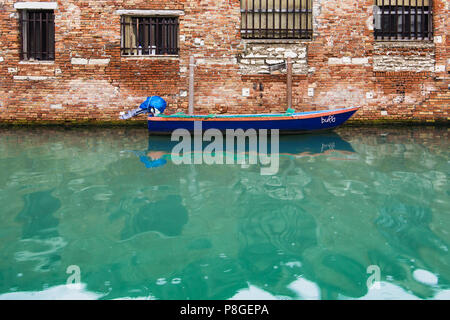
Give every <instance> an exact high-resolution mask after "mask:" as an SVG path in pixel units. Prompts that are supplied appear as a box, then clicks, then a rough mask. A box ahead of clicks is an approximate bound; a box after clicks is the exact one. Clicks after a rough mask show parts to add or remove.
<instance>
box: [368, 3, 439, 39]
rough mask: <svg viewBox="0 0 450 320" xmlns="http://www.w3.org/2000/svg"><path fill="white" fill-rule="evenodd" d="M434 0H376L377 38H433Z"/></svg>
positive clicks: (375, 23) (375, 21)
mask: <svg viewBox="0 0 450 320" xmlns="http://www.w3.org/2000/svg"><path fill="white" fill-rule="evenodd" d="M432 4H433V3H432V0H375V6H374V25H375V28H374V30H375V31H374V35H375V40H431V39H432V38H433V6H432Z"/></svg>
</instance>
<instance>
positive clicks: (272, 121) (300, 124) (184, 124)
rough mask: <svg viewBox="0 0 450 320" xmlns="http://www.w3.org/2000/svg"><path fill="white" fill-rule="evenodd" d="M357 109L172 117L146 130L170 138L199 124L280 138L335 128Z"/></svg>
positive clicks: (152, 122)
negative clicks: (273, 134)
mask: <svg viewBox="0 0 450 320" xmlns="http://www.w3.org/2000/svg"><path fill="white" fill-rule="evenodd" d="M358 109H359V107H351V108H343V109H335V110H322V111H311V112H293V113H279V114H242V115H185V114H173V115H163V114H160V115H158V116H154V115H153V114H150V116H149V118H148V130H149V132H150V133H152V134H170V133H172V132H173V131H174V130H177V129H186V130H188V131H190V132H192V131H194V128H195V127H194V124H195V123H196V122H201V128H202V130H203V131H204V130H208V129H218V130H220V131H225V130H227V129H233V130H237V129H243V130H248V129H255V130H261V129H267V130H274V129H278V130H279V131H280V133H282V134H292V133H302V132H312V131H320V130H330V129H334V128H337V127H338V126H340V125H342V124H343V123H345V122H346V121H347V120H348V119H350V117H352V116H353V115H354V114H355V112H356V111H358Z"/></svg>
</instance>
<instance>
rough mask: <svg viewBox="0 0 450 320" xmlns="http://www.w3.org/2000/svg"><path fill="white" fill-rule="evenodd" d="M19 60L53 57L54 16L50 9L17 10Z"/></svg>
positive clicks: (51, 58) (49, 58)
mask: <svg viewBox="0 0 450 320" xmlns="http://www.w3.org/2000/svg"><path fill="white" fill-rule="evenodd" d="M19 25H20V36H21V60H54V59H55V17H54V13H53V11H50V10H21V11H20V12H19Z"/></svg>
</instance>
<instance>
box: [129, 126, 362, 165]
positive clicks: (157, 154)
mask: <svg viewBox="0 0 450 320" xmlns="http://www.w3.org/2000/svg"><path fill="white" fill-rule="evenodd" d="M193 140H194V139H192V141H193ZM178 143H179V141H171V140H170V139H169V138H168V137H165V136H151V135H150V136H149V137H148V148H147V150H125V151H123V152H125V153H126V152H129V153H132V154H134V155H135V156H137V157H138V158H139V160H140V161H141V163H142V164H144V166H145V167H146V168H147V169H153V168H159V167H162V166H164V165H166V164H167V162H168V161H171V158H172V150H173V149H174V147H175V146H176V145H177V144H178ZM210 143H211V142H205V141H202V150H205V148H206V147H207V146H208V145H209V144H210ZM192 149H193V148H192ZM246 149H247V151H248V142H247V144H246ZM333 152H337V153H340V154H341V155H351V154H353V153H354V152H355V151H354V150H353V148H352V146H351V144H350V143H348V142H347V141H345V140H343V139H342V138H341V137H340V136H339V135H338V134H337V133H335V132H324V133H316V134H303V135H296V136H284V137H283V138H282V139H281V140H280V141H279V153H278V154H279V156H280V157H301V156H320V155H327V154H333ZM267 153H268V154H269V155H270V154H272V146H271V141H270V139H269V140H268V145H267ZM226 154H227V153H226V152H224V158H225V156H226ZM191 157H192V163H194V157H195V152H193V153H192V155H191ZM236 157H237V156H236Z"/></svg>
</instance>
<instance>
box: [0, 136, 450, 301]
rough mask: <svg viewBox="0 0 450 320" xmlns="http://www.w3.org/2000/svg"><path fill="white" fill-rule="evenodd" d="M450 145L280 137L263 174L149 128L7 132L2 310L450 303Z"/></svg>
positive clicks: (2, 165) (1, 203) (432, 139)
mask: <svg viewBox="0 0 450 320" xmlns="http://www.w3.org/2000/svg"><path fill="white" fill-rule="evenodd" d="M449 133H450V130H449V129H448V128H423V127H422V128H415V127H412V128H403V129H400V128H398V129H395V128H343V129H340V130H337V131H336V132H335V133H325V134H312V135H302V136H288V137H281V138H280V154H281V155H280V168H279V172H278V174H276V175H273V176H263V175H261V174H260V169H261V168H260V167H259V165H247V166H245V165H244V166H242V165H206V164H202V165H186V164H183V165H175V164H174V163H173V162H172V161H171V159H170V158H168V157H167V153H168V152H170V143H169V142H168V138H164V137H153V138H152V137H148V135H147V132H146V130H144V129H143V130H140V129H123V128H119V129H72V130H64V129H51V128H50V129H49V128H47V129H11V128H10V129H0V221H1V223H0V299H66V298H69V299H78V298H81V299H130V298H131V299H396V298H398V299H440V298H441V299H442V298H443V299H449V298H450V253H449V246H450V234H449V232H450V188H449V183H448V178H449V172H450V156H449V155H450V153H449V150H450V148H449V144H450V143H449ZM164 154H165V155H166V156H164ZM161 157H162V158H161ZM158 159H159V160H158ZM149 163H150V164H157V165H149ZM151 166H154V167H153V168H148V167H151ZM78 270H79V271H80V274H79V280H80V281H81V283H80V284H78V285H74V284H72V285H66V284H67V282H68V281H69V282H76V281H77V279H78V278H77V276H78V272H77V271H78ZM378 275H379V277H378ZM375 280H379V281H375Z"/></svg>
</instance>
